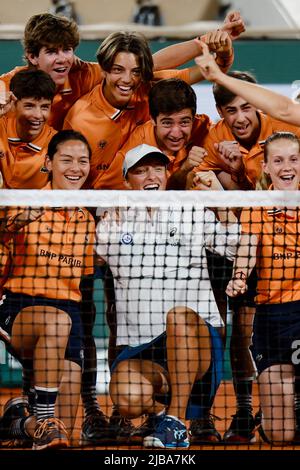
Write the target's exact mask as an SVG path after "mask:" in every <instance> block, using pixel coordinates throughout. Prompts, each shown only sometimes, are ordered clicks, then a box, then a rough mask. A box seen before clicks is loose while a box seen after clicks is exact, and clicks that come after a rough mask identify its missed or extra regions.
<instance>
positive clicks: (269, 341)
mask: <svg viewBox="0 0 300 470" xmlns="http://www.w3.org/2000/svg"><path fill="white" fill-rule="evenodd" d="M298 342H299V343H298ZM252 343H253V344H252V346H251V352H252V355H253V359H254V361H255V364H256V367H257V371H258V373H259V374H261V373H262V372H263V371H264V370H265V369H267V368H268V367H271V366H273V365H275V364H292V365H294V366H295V368H296V369H298V368H299V364H297V362H300V301H296V302H286V303H283V304H260V305H257V307H256V315H255V318H254V324H253V338H252ZM297 349H299V354H297Z"/></svg>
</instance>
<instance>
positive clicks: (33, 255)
mask: <svg viewBox="0 0 300 470" xmlns="http://www.w3.org/2000/svg"><path fill="white" fill-rule="evenodd" d="M47 189H50V187H48V188H47ZM19 212H20V210H14V211H12V212H11V213H10V215H11V219H13V218H14V217H15V216H16V214H17V213H19ZM11 228H12V230H13V226H11ZM13 233H14V254H13V257H12V266H11V270H10V275H9V278H8V280H7V281H6V283H5V286H4V287H5V288H6V289H8V290H11V291H12V292H16V293H23V294H28V295H32V296H41V297H46V298H50V299H62V300H74V301H76V302H79V301H80V300H81V293H80V289H79V285H80V280H81V277H82V276H83V275H84V274H92V273H93V272H94V239H95V222H94V219H93V217H92V216H91V215H90V214H89V212H88V211H87V210H86V209H78V208H76V209H72V211H71V213H70V211H64V210H63V209H62V210H52V209H46V210H45V213H44V214H43V215H42V217H41V218H40V219H38V220H36V221H34V222H31V223H30V224H28V225H26V226H25V227H23V228H22V229H20V230H18V231H16V232H13Z"/></svg>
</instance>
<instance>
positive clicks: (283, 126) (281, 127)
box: [271, 118, 300, 138]
mask: <svg viewBox="0 0 300 470" xmlns="http://www.w3.org/2000/svg"><path fill="white" fill-rule="evenodd" d="M271 120H272V130H273V132H280V131H285V132H293V133H294V134H296V136H297V137H299V138H300V127H299V126H294V125H293V124H289V123H287V122H284V121H279V120H278V119H273V118H271Z"/></svg>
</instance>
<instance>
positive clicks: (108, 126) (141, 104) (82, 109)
mask: <svg viewBox="0 0 300 470" xmlns="http://www.w3.org/2000/svg"><path fill="white" fill-rule="evenodd" d="M154 77H155V80H160V79H163V78H171V77H179V78H181V79H183V80H185V81H187V82H188V81H189V70H188V69H184V70H162V71H160V72H155V73H154ZM149 86H150V85H143V84H142V85H141V86H140V87H139V88H138V89H137V90H136V92H135V93H134V95H133V97H132V99H131V101H130V103H129V104H128V106H127V107H126V108H124V109H122V110H120V109H116V108H114V107H113V106H112V105H111V104H109V103H108V101H107V100H106V99H105V97H104V95H103V90H102V85H98V86H96V87H95V88H94V90H92V91H91V92H90V93H88V94H87V95H85V96H83V97H82V98H81V99H79V100H78V101H77V102H76V103H75V105H74V106H73V107H72V108H71V109H70V111H69V112H68V114H67V117H66V119H65V123H64V128H65V129H75V130H78V131H79V130H80V131H81V132H82V133H83V134H84V135H85V137H86V138H87V140H88V141H89V144H90V145H91V147H92V159H91V171H90V176H89V178H88V180H87V182H86V185H85V187H86V188H93V189H108V188H110V189H123V183H121V186H120V180H119V172H117V173H116V172H115V169H113V168H112V169H111V168H110V167H111V164H112V162H113V160H114V158H115V155H116V154H117V152H118V151H119V150H120V148H121V147H122V145H123V144H124V143H125V142H126V141H127V139H128V138H129V137H130V135H131V133H132V132H133V130H134V129H135V128H136V127H137V126H138V125H139V124H143V123H145V122H146V121H148V120H149V119H150V116H149V109H148V92H149Z"/></svg>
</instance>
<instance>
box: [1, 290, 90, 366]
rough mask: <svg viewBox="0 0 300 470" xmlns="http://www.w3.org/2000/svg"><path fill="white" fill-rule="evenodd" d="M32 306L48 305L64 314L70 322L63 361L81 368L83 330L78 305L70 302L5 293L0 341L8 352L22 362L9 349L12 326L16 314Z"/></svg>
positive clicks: (11, 349)
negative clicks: (65, 360) (73, 363)
mask: <svg viewBox="0 0 300 470" xmlns="http://www.w3.org/2000/svg"><path fill="white" fill-rule="evenodd" d="M33 305H41V306H42V305H50V306H52V307H55V308H57V309H59V310H63V311H64V312H66V313H67V314H68V315H69V317H70V318H71V320H72V326H71V331H70V336H69V341H68V344H67V348H66V354H65V359H68V360H69V361H72V362H76V364H78V365H79V366H80V367H82V361H83V330H82V324H81V317H80V304H79V302H74V301H72V300H57V299H48V298H46V297H32V296H31V295H26V294H14V293H12V292H10V291H7V290H6V291H5V292H4V294H3V297H2V299H1V300H0V339H3V340H4V342H5V344H6V346H7V349H8V350H9V352H10V353H11V354H12V355H14V356H16V357H17V359H18V360H19V361H20V362H21V364H22V360H21V359H20V358H19V357H18V355H17V354H15V353H14V351H13V348H11V347H10V336H11V332H12V326H13V323H14V321H15V318H16V316H17V315H18V313H19V312H20V311H21V310H22V309H23V308H25V307H30V306H33Z"/></svg>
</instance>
